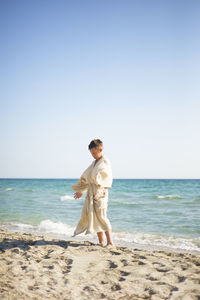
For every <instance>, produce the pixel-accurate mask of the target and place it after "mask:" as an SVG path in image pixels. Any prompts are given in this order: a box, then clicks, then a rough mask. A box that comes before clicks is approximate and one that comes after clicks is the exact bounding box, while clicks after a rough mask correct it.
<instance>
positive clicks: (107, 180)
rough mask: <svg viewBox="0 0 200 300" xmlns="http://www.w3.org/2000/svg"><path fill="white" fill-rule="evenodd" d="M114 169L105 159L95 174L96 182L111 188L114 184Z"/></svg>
mask: <svg viewBox="0 0 200 300" xmlns="http://www.w3.org/2000/svg"><path fill="white" fill-rule="evenodd" d="M112 181H113V178H112V170H111V166H110V163H109V162H107V161H104V162H103V164H102V165H101V166H99V169H98V172H97V174H96V176H95V184H96V185H98V186H101V187H108V188H111V186H112Z"/></svg>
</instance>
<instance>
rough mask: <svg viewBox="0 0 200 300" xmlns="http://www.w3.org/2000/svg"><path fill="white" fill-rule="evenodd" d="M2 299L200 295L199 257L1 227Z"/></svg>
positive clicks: (154, 298) (184, 298)
mask: <svg viewBox="0 0 200 300" xmlns="http://www.w3.org/2000/svg"><path fill="white" fill-rule="evenodd" d="M0 299H12V300H14V299H17V300H23V299H26V300H29V299H45V300H46V299H66V300H79V299H81V300H82V299H87V300H92V299H95V300H97V299H123V300H128V299H133V300H138V299H152V300H157V299H179V300H190V299H198V300H199V299H200V256H198V255H193V254H189V253H188V254H187V253H186V254H185V253H173V252H166V251H146V250H139V249H130V248H125V247H116V249H106V248H103V247H101V246H99V245H98V244H94V243H91V242H87V241H86V242H75V241H64V240H59V239H51V238H48V237H43V236H35V235H33V234H23V233H13V232H9V231H5V230H0Z"/></svg>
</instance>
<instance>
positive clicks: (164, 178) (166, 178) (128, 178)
mask: <svg viewBox="0 0 200 300" xmlns="http://www.w3.org/2000/svg"><path fill="white" fill-rule="evenodd" d="M1 179H79V177H0V180H1ZM120 179H123V180H200V178H181V177H177V178H169V177H163V178H146V177H144V178H132V177H126V178H124V177H116V178H113V180H120Z"/></svg>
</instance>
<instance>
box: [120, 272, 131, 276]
mask: <svg viewBox="0 0 200 300" xmlns="http://www.w3.org/2000/svg"><path fill="white" fill-rule="evenodd" d="M120 274H121V275H122V276H128V275H130V274H131V273H130V272H125V271H120Z"/></svg>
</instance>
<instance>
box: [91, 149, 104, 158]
mask: <svg viewBox="0 0 200 300" xmlns="http://www.w3.org/2000/svg"><path fill="white" fill-rule="evenodd" d="M102 150H103V149H102V148H92V149H90V153H91V154H92V156H93V157H94V158H95V159H99V158H101V157H102Z"/></svg>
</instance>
